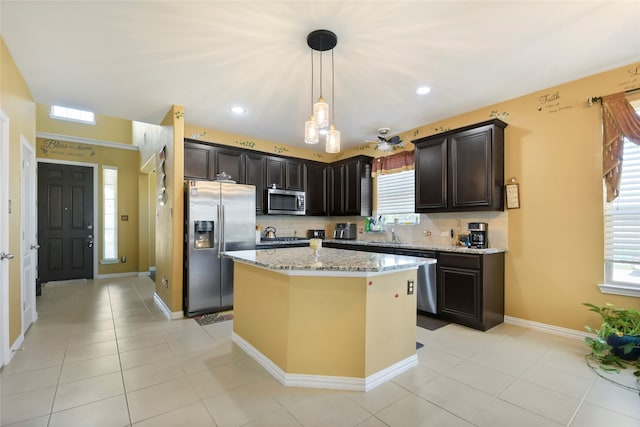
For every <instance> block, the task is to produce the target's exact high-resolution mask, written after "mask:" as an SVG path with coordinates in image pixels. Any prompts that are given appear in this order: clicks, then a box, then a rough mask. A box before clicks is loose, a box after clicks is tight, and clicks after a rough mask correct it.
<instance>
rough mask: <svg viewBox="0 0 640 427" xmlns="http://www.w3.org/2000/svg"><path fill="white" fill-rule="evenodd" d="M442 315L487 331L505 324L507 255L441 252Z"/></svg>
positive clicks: (439, 290) (437, 280)
mask: <svg viewBox="0 0 640 427" xmlns="http://www.w3.org/2000/svg"><path fill="white" fill-rule="evenodd" d="M436 282H437V295H438V296H437V300H438V314H439V315H440V316H441V317H443V318H445V319H449V320H451V321H453V322H456V323H459V324H461V325H465V326H469V327H471V328H476V329H480V330H483V331H486V330H487V329H490V328H492V327H494V326H496V325H497V324H499V323H502V322H503V321H504V253H495V254H482V255H479V254H478V255H477V254H461V253H454V252H439V253H438V264H437V279H436Z"/></svg>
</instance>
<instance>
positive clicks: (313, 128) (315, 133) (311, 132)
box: [304, 51, 320, 144]
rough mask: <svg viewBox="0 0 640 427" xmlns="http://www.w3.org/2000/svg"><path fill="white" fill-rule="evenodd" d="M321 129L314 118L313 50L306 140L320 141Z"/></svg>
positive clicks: (305, 128) (310, 141) (305, 132)
mask: <svg viewBox="0 0 640 427" xmlns="http://www.w3.org/2000/svg"><path fill="white" fill-rule="evenodd" d="M319 137H320V129H319V128H318V123H316V121H315V120H314V118H313V51H311V115H310V116H309V120H307V121H306V122H304V142H305V143H307V144H317V143H318V142H320V139H319Z"/></svg>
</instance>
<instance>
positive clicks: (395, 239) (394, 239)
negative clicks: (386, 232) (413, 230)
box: [391, 228, 400, 243]
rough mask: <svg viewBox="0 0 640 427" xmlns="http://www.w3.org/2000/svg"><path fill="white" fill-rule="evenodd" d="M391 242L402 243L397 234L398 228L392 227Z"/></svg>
mask: <svg viewBox="0 0 640 427" xmlns="http://www.w3.org/2000/svg"><path fill="white" fill-rule="evenodd" d="M391 243H400V237H398V236H396V229H395V228H392V229H391Z"/></svg>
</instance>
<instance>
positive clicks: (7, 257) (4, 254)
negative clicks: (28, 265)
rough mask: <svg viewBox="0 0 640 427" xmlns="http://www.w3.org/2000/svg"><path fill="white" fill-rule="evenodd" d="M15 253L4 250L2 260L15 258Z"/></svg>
mask: <svg viewBox="0 0 640 427" xmlns="http://www.w3.org/2000/svg"><path fill="white" fill-rule="evenodd" d="M13 257H14V255H13V254H11V253H8V252H7V253H4V252H0V261H2V260H3V259H13Z"/></svg>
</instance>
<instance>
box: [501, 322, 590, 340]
mask: <svg viewBox="0 0 640 427" xmlns="http://www.w3.org/2000/svg"><path fill="white" fill-rule="evenodd" d="M504 323H508V324H511V325H516V326H521V327H523V328H528V329H535V330H536V331H541V332H546V333H548V334H553V335H559V336H562V337H567V338H574V339H578V340H583V339H584V338H585V337H590V336H593V334H590V333H588V332H586V331H585V332H582V331H576V330H575V329H569V328H563V327H560V326H555V325H548V324H546V323H539V322H534V321H532V320H525V319H519V318H517V317H511V316H504Z"/></svg>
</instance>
